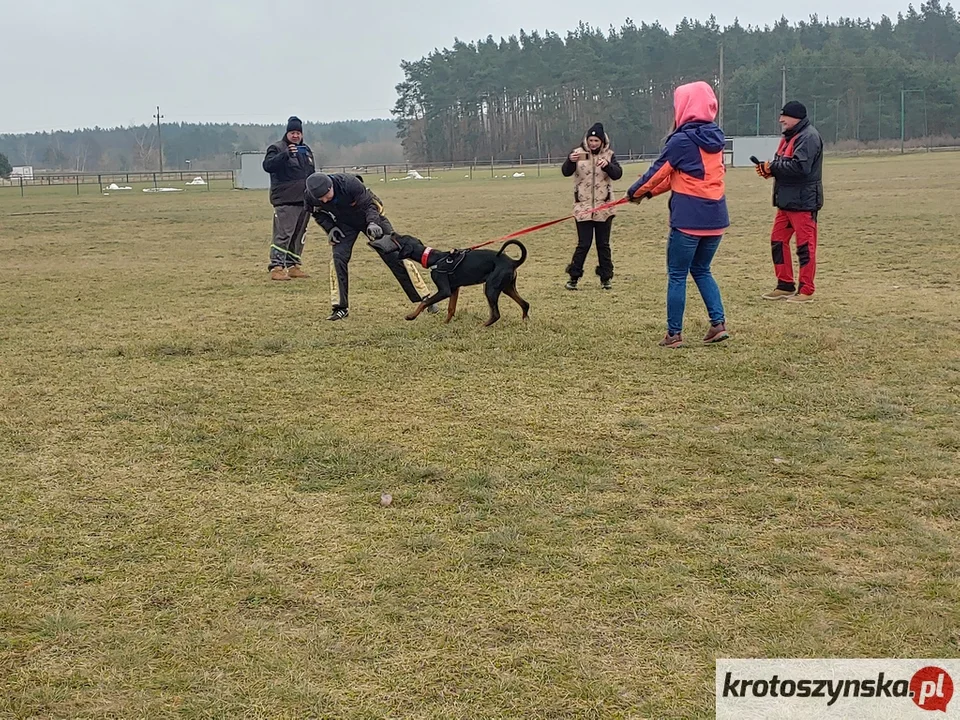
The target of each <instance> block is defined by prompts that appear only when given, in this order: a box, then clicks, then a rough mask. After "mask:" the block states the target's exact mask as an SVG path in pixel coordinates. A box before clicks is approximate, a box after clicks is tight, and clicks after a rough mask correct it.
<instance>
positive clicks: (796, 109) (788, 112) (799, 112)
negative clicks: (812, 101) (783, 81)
mask: <svg viewBox="0 0 960 720" xmlns="http://www.w3.org/2000/svg"><path fill="white" fill-rule="evenodd" d="M780 114H781V115H785V116H786V117H791V118H796V119H797V120H803V119H804V118H805V117H806V116H807V108H805V107H804V106H803V103H798V102H797V101H796V100H791V101H790V102H788V103H787V104H786V105H784V106H783V110H781V111H780Z"/></svg>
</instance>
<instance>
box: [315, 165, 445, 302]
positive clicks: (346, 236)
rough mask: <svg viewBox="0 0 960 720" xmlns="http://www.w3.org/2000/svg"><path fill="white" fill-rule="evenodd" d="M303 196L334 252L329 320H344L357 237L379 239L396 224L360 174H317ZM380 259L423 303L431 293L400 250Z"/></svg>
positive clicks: (414, 298) (410, 294) (413, 297)
mask: <svg viewBox="0 0 960 720" xmlns="http://www.w3.org/2000/svg"><path fill="white" fill-rule="evenodd" d="M303 199H304V203H305V204H306V206H307V209H308V211H309V212H310V213H311V214H312V215H313V219H314V220H316V221H317V224H318V225H320V227H322V228H323V229H324V231H325V232H326V233H327V237H328V239H329V240H330V245H331V247H332V251H333V262H332V265H333V268H332V269H333V272H332V274H331V278H330V280H331V283H330V294H331V305H332V312H331V313H330V316H329V317H328V318H327V320H341V319H343V318H345V317H347V315H349V314H350V309H349V308H350V304H349V301H348V290H349V287H348V286H349V279H350V278H349V272H348V266H349V263H350V258H351V256H352V255H353V246H354V244H355V243H356V242H357V238H358V237H359V236H360V234H361V233H364V234H366V235H367V237H369V238H371V239H373V240H376V239H378V238H380V237H383V235H385V234H392V233H393V232H394V230H393V225H391V224H390V221H389V220H388V219H387V218H386V217H384V215H383V205H382V203H381V202H380V200H379V198H377V196H376V195H374V194H373V193H372V192H370V190H369V189H368V188H367V187H366V186H365V185H364V184H363V182H361V180H360V179H359V178H358V177H357V176H356V175H350V174H347V173H334V174H332V175H326V174H324V173H322V172H317V173H313V174H312V175H311V176H310V177H308V178H307V181H306V191H305V193H304V198H303ZM378 254H379V253H378ZM380 258H381V259H382V260H383V261H384V263H386V265H387V267H389V268H390V271H391V272H392V273H393V275H394V277H395V278H396V279H397V282H399V283H400V287H402V288H403V291H404V292H405V293H406V294H407V297H408V298H409V300H410V302H414V303H419V302H420V300H422V299H423V298H424V297H426V296H427V295H429V291H428V289H427V286H426V284H425V283H424V282H423V279H422V278H421V277H420V275H419V272H418V271H417V270H416V269H415V268H414V269H413V272H414V273H416V279H417V280H418V282H417V285H419V286H420V288H419V290H418V288H417V287H415V285H414V281H413V279H411V273H410V272H408V271H407V266H406V265H405V264H404V263H403V262H402V261H400V260H399V258H398V257H397V255H396V253H393V254H391V255H390V257H389V258H388V257H387V256H384V255H382V254H381V255H380ZM437 310H439V308H438V309H437Z"/></svg>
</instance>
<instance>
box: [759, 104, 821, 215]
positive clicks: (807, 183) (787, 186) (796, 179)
mask: <svg viewBox="0 0 960 720" xmlns="http://www.w3.org/2000/svg"><path fill="white" fill-rule="evenodd" d="M770 173H771V174H772V175H773V178H774V183H773V204H774V206H775V207H778V208H780V209H781V210H794V211H804V210H809V211H811V212H816V211H817V210H819V209H820V208H822V207H823V140H822V138H821V137H820V133H819V132H817V129H816V128H815V127H814V126H813V125H811V124H810V118H804V119H803V120H801V121H800V122H799V123H797V124H796V125H794V126H793V127H792V128H791V129H790V130H787V131H786V132H785V133H784V134H783V138H782V139H781V140H780V147H778V148H777V154H776V155H775V156H774V159H773V161H772V162H771V163H770Z"/></svg>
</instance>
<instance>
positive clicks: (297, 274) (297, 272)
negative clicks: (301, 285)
mask: <svg viewBox="0 0 960 720" xmlns="http://www.w3.org/2000/svg"><path fill="white" fill-rule="evenodd" d="M287 275H289V276H290V277H292V278H294V279H295V280H296V279H298V278H308V277H310V276H309V275H307V274H306V273H305V272H304V271H303V270H301V269H300V266H299V265H294V266H293V267H290V268H287Z"/></svg>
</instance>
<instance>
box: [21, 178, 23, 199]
mask: <svg viewBox="0 0 960 720" xmlns="http://www.w3.org/2000/svg"><path fill="white" fill-rule="evenodd" d="M20 197H23V175H21V176H20Z"/></svg>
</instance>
